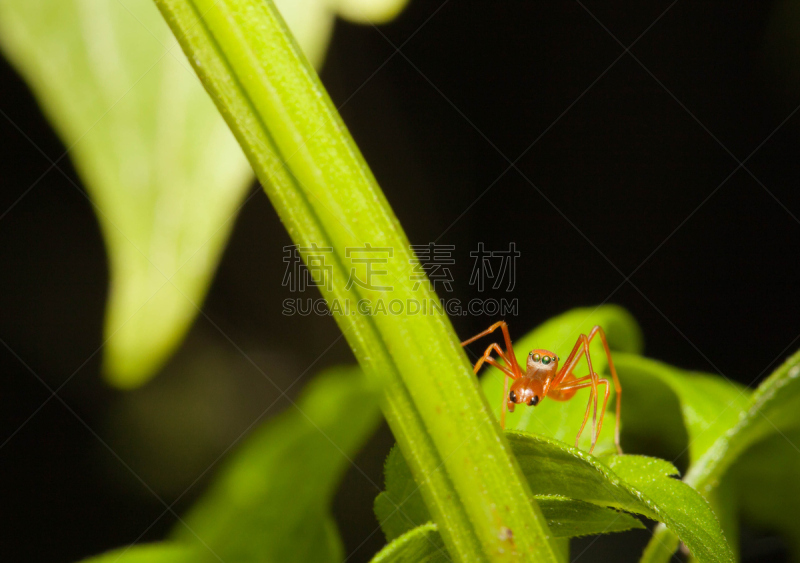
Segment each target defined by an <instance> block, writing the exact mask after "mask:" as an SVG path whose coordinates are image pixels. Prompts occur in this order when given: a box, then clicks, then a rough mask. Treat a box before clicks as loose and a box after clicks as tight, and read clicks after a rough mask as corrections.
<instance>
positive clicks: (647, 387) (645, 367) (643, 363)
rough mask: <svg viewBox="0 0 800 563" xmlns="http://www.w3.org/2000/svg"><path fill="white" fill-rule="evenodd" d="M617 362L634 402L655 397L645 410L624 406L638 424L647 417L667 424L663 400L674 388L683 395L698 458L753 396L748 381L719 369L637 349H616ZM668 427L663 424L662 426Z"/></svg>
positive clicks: (685, 419) (691, 444) (688, 430)
mask: <svg viewBox="0 0 800 563" xmlns="http://www.w3.org/2000/svg"><path fill="white" fill-rule="evenodd" d="M614 362H615V365H616V367H617V370H618V372H619V374H620V380H621V381H624V383H623V389H624V390H625V398H626V399H630V401H631V403H632V404H633V405H640V404H641V403H643V402H645V401H647V400H648V399H650V400H651V401H654V402H655V403H653V404H649V405H647V406H646V407H644V408H643V409H642V412H641V414H639V416H631V417H630V418H629V417H628V411H627V410H624V411H623V420H625V421H626V422H631V423H634V424H636V425H638V424H639V422H640V421H642V420H643V419H649V420H650V421H652V422H653V424H654V425H655V426H654V428H657V426H658V425H659V424H663V420H662V418H661V417H660V416H659V415H660V413H661V411H662V410H663V408H659V406H658V404H657V403H659V402H661V401H664V400H665V399H667V398H668V395H670V394H671V395H674V396H675V397H676V398H677V400H678V406H679V409H680V412H681V417H682V422H683V425H684V428H685V430H686V436H687V444H688V448H689V454H690V460H691V461H692V462H694V461H696V460H698V459H699V458H700V457H701V456H702V455H703V454H704V453H705V452H707V451H708V449H709V448H710V447H711V446H712V445H713V444H714V442H716V440H717V439H718V438H719V437H720V436H722V435H723V434H724V433H725V432H726V431H727V430H728V429H730V428H731V427H732V426H733V425H734V424H736V422H738V420H739V417H740V415H741V414H742V412H743V411H744V410H745V409H746V407H747V404H748V403H749V400H750V392H749V391H748V390H747V388H746V387H744V386H742V385H739V384H737V383H734V382H732V381H730V380H727V379H723V378H721V377H719V376H716V375H710V374H705V373H698V372H687V371H684V370H681V369H678V368H676V367H673V366H670V365H667V364H664V363H661V362H657V361H655V360H651V359H648V358H643V357H641V356H636V355H633V354H625V353H618V354H615V355H614ZM623 408H624V407H623ZM654 413H656V414H654ZM664 431H665V429H664V428H663V427H662V428H661V432H664ZM687 444H684V446H686V445H687Z"/></svg>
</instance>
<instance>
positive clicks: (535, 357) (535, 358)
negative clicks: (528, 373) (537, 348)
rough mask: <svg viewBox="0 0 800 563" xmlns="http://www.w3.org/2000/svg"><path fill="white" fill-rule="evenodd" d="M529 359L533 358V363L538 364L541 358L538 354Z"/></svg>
mask: <svg viewBox="0 0 800 563" xmlns="http://www.w3.org/2000/svg"><path fill="white" fill-rule="evenodd" d="M531 358H533V361H534V362H538V361H539V358H541V356H539V354H534V355H533V356H531Z"/></svg>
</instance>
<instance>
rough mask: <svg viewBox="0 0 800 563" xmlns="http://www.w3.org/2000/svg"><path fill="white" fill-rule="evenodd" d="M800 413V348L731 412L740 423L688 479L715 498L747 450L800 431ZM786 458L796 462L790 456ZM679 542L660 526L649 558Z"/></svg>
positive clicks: (662, 556) (664, 556)
mask: <svg viewBox="0 0 800 563" xmlns="http://www.w3.org/2000/svg"><path fill="white" fill-rule="evenodd" d="M798 413H800V352H797V353H795V354H794V355H793V356H792V357H791V358H789V359H788V360H787V361H786V362H785V363H784V364H783V365H782V366H781V367H779V368H778V369H777V370H776V371H775V372H774V373H773V374H772V375H771V376H770V377H769V378H768V379H767V380H766V381H764V382H763V383H762V384H761V385H760V386H759V387H758V389H756V391H755V393H753V394H752V395H751V396H750V397H749V401H748V404H747V405H746V409H745V410H742V411H740V412H739V413H738V415H737V416H736V417H735V419H734V417H730V419H729V420H730V422H731V423H735V424H732V426H731V427H729V428H728V430H727V431H726V432H725V433H724V434H722V435H720V436H719V437H718V438H717V439H716V441H715V442H714V443H713V444H712V445H711V446H710V447H708V449H707V450H706V451H705V452H704V453H703V454H702V455H701V456H700V457H699V458H698V459H697V460H696V461H695V462H694V463H693V464H692V465H691V466H690V467H689V471H687V473H686V476H685V477H684V482H686V483H688V484H689V485H691V486H692V487H694V488H696V489H697V490H698V491H700V492H701V493H702V494H703V495H704V496H705V497H706V498H711V499H713V498H714V494H715V491H716V490H717V488H718V487H719V486H720V484H721V483H722V481H723V478H724V477H725V473H726V472H727V471H728V469H729V468H731V466H732V465H734V464H735V463H737V462H738V461H739V459H740V456H742V454H743V453H744V452H745V451H747V450H748V449H750V448H752V447H753V446H754V445H756V444H758V443H759V442H761V441H763V440H767V439H770V438H772V437H773V436H776V435H778V436H785V435H787V434H790V433H794V432H797V431H799V430H800V414H798ZM722 416H724V415H722ZM785 451H786V450H784V452H785ZM776 456H777V454H773V455H772V456H771V457H773V459H774V458H776ZM784 456H785V453H784ZM781 463H790V462H789V461H788V460H785V461H783V462H781ZM759 466H760V467H762V470H763V473H762V475H763V476H762V477H758V478H760V479H765V480H766V483H767V484H766V486H773V487H776V489H777V492H776V493H775V494H780V492H779V491H781V490H782V489H783V487H784V483H783V482H776V481H771V480H769V479H770V469H769V467H767V466H766V465H765V464H759ZM753 478H756V477H753ZM733 486H734V487H735V488H739V489H741V488H743V487H744V488H750V487H751V486H752V483H750V482H741V484H740V485H739V486H738V487H737V486H736V483H734V485H733ZM764 494H766V493H764ZM787 496H789V495H788V494H787ZM728 509H729V510H730V509H732V508H731V507H729V508H728ZM723 520H726V521H729V520H731V518H730V515H726V516H725V517H724V518H723ZM782 529H783V530H785V528H782ZM792 541H793V542H794V544H795V545H797V543H798V540H797V538H796V537H795V536H793V537H792ZM677 545H678V538H676V537H675V535H674V534H672V533H671V532H670V531H669V530H666V529H657V530H656V533H655V534H654V536H653V539H652V540H651V542H650V545H649V546H648V548H647V550H646V551H645V555H644V557H643V561H646V562H648V563H654V562H663V561H667V560H669V558H670V557H671V554H672V553H673V552H674V551H675V549H676V548H677Z"/></svg>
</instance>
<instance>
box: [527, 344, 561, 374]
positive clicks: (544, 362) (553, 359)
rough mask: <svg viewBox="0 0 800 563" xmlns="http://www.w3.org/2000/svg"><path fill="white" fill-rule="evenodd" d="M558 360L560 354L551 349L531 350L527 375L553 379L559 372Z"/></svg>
mask: <svg viewBox="0 0 800 563" xmlns="http://www.w3.org/2000/svg"><path fill="white" fill-rule="evenodd" d="M558 360H559V358H558V356H556V355H555V354H554V353H553V352H550V351H549V350H531V352H530V354H528V365H527V368H528V369H527V373H526V374H525V375H526V376H527V377H535V378H536V379H551V376H553V375H555V374H556V373H557V372H558Z"/></svg>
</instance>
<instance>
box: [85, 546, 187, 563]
mask: <svg viewBox="0 0 800 563" xmlns="http://www.w3.org/2000/svg"><path fill="white" fill-rule="evenodd" d="M202 557H203V555H202V554H201V552H200V551H198V550H196V549H194V548H192V547H189V546H184V545H179V544H174V543H158V544H151V545H135V546H133V547H122V548H120V549H115V550H114V551H109V552H108V553H103V554H102V555H95V556H94V557H89V558H88V559H83V560H82V561H81V563H192V562H194V561H198V560H199V559H200V558H202Z"/></svg>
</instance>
